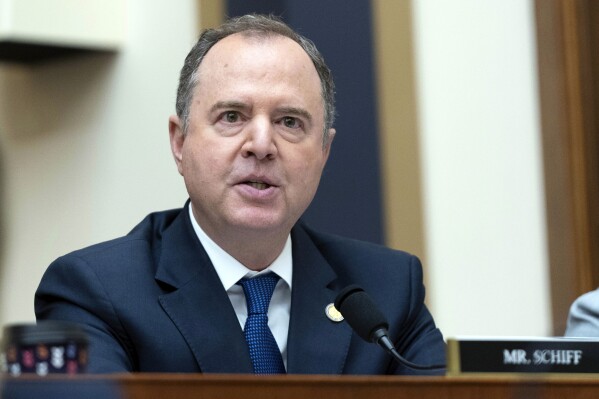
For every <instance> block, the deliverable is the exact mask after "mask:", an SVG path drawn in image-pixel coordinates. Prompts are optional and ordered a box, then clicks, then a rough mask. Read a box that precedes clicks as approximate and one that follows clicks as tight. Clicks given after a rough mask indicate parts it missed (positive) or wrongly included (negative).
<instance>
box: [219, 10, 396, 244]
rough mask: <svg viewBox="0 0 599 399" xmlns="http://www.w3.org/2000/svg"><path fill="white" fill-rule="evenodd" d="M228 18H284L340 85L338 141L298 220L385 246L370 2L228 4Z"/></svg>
mask: <svg viewBox="0 0 599 399" xmlns="http://www.w3.org/2000/svg"><path fill="white" fill-rule="evenodd" d="M226 10H227V16H238V15H243V14H247V13H252V12H255V13H262V14H274V15H277V16H279V17H281V18H282V19H283V20H284V21H285V22H286V23H288V24H289V25H290V26H292V27H293V28H294V29H295V30H297V31H298V32H299V33H301V34H302V35H304V36H306V37H308V38H309V39H311V40H312V41H314V43H316V46H317V47H318V48H319V50H320V51H321V52H322V54H323V55H324V57H325V60H326V61H327V64H328V65H329V67H330V68H331V70H332V71H333V76H334V78H335V84H336V86H337V90H336V91H337V120H336V123H335V128H336V129H337V136H336V138H335V140H334V142H333V147H332V150H331V156H330V158H329V161H328V164H327V166H326V168H325V172H324V174H323V178H322V181H321V185H320V188H319V189H318V192H317V194H316V197H315V199H314V201H313V203H312V205H310V207H309V208H308V210H307V211H306V213H305V215H304V217H303V220H304V221H305V222H307V223H308V224H309V225H311V226H313V227H314V228H317V229H320V230H322V231H327V232H331V233H335V234H340V235H344V236H348V237H353V238H358V239H362V240H367V241H371V242H375V243H384V233H383V225H382V217H383V215H382V205H381V204H382V201H381V181H380V168H379V148H378V145H379V144H378V134H377V116H376V91H375V70H374V68H375V66H374V51H373V48H374V45H373V34H372V18H371V16H372V13H371V9H370V2H369V1H366V0H360V1H341V0H254V1H252V0H228V1H227V3H226Z"/></svg>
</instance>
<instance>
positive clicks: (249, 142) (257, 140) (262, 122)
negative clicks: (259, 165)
mask: <svg viewBox="0 0 599 399" xmlns="http://www.w3.org/2000/svg"><path fill="white" fill-rule="evenodd" d="M274 138H275V131H274V126H273V125H272V123H271V122H270V120H267V119H257V120H255V121H253V122H252V123H251V124H250V125H249V126H248V132H247V136H246V140H245V143H244V144H243V147H242V149H241V154H242V156H244V157H246V158H247V157H251V156H254V157H256V158H257V159H259V160H262V159H274V158H275V157H276V156H277V146H276V144H275V141H274Z"/></svg>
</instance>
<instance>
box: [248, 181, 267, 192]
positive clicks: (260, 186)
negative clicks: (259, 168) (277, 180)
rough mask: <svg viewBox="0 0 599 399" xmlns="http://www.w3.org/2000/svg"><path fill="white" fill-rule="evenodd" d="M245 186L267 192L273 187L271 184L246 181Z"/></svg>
mask: <svg viewBox="0 0 599 399" xmlns="http://www.w3.org/2000/svg"><path fill="white" fill-rule="evenodd" d="M245 184H247V185H249V186H251V187H253V188H255V189H257V190H266V189H267V188H269V187H271V185H270V184H268V183H264V182H262V181H251V180H250V181H246V182H245Z"/></svg>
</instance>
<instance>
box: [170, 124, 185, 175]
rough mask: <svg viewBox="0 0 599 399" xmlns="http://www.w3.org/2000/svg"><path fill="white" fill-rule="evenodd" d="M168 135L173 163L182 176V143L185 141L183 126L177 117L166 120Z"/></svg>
mask: <svg viewBox="0 0 599 399" xmlns="http://www.w3.org/2000/svg"><path fill="white" fill-rule="evenodd" d="M168 134H169V138H170V142H171V152H172V153H173V158H175V163H176V164H177V170H178V171H179V174H181V175H183V163H182V162H183V142H184V141H185V134H184V133H183V126H182V124H181V120H180V119H179V117H178V116H177V115H171V116H170V117H169V118H168Z"/></svg>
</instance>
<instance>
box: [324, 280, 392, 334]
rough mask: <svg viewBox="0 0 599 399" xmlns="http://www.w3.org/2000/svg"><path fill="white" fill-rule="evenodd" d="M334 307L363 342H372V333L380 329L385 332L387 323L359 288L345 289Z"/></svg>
mask: <svg viewBox="0 0 599 399" xmlns="http://www.w3.org/2000/svg"><path fill="white" fill-rule="evenodd" d="M335 307H336V308H337V310H338V311H339V312H341V314H342V315H343V318H344V319H345V320H347V323H348V324H349V325H350V327H351V328H353V330H354V331H355V332H356V333H357V334H358V335H359V336H360V337H361V338H362V339H364V340H365V341H368V342H374V341H376V337H374V336H373V333H374V332H375V331H377V330H379V329H381V328H384V329H385V330H387V329H388V328H389V323H388V322H387V320H386V319H385V316H384V315H383V314H382V313H381V311H380V310H379V309H378V308H377V306H376V305H375V304H374V302H373V301H372V299H371V298H370V296H368V294H367V293H366V292H365V291H364V290H363V289H362V288H360V287H359V286H357V285H350V286H347V287H345V288H344V289H343V290H342V291H341V292H340V293H339V294H338V295H337V298H336V299H335Z"/></svg>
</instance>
